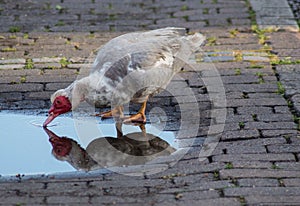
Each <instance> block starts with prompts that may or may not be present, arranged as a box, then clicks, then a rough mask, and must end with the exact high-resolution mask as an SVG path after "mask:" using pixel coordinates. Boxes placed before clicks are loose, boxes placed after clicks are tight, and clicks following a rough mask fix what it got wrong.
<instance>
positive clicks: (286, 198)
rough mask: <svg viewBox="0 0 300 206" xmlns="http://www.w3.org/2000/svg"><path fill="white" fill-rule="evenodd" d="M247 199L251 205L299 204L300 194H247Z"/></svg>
mask: <svg viewBox="0 0 300 206" xmlns="http://www.w3.org/2000/svg"><path fill="white" fill-rule="evenodd" d="M245 200H246V202H247V204H249V205H298V204H299V202H300V198H299V196H290V195H285V194H283V195H273V194H271V195H266V196H265V195H254V196H246V197H245Z"/></svg>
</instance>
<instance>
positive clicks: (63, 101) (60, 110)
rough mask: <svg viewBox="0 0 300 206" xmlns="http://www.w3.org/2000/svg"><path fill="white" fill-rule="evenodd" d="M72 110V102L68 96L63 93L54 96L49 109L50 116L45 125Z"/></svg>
mask: <svg viewBox="0 0 300 206" xmlns="http://www.w3.org/2000/svg"><path fill="white" fill-rule="evenodd" d="M51 100H52V98H51ZM71 110H72V104H71V101H70V100H69V98H68V97H66V96H63V95H61V96H56V97H54V98H53V100H52V106H51V108H50V109H49V111H48V114H49V115H48V118H47V119H46V120H45V122H44V124H43V126H44V127H47V125H48V124H49V123H50V122H52V120H54V119H55V118H56V117H57V116H59V115H61V114H64V113H67V112H69V111H71Z"/></svg>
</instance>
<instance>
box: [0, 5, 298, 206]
mask: <svg viewBox="0 0 300 206" xmlns="http://www.w3.org/2000/svg"><path fill="white" fill-rule="evenodd" d="M278 2H279V1H277V0H276V1H275V3H274V2H273V3H274V4H273V3H272V5H270V2H269V1H267V0H264V1H258V0H250V1H249V3H250V5H252V9H253V10H254V11H256V20H257V23H259V27H260V28H263V27H264V26H265V25H267V24H268V23H266V22H267V21H268V22H271V21H273V19H276V18H274V15H277V16H278V19H279V20H278V19H277V20H278V21H277V20H276V21H277V22H276V24H274V25H277V24H280V25H282V24H286V25H288V26H292V27H294V26H295V24H294V23H295V22H292V21H291V20H292V16H290V13H288V8H287V7H286V6H285V5H286V2H285V1H284V2H282V1H280V4H279V3H278ZM282 5H284V6H282ZM275 6H276V8H275V9H273V10H270V9H269V8H271V7H272V8H273V7H275ZM277 7H282V8H279V9H278V8H277ZM249 8H250V7H249V5H248V4H247V2H246V1H244V0H243V1H240V0H231V1H230V4H229V3H228V1H227V0H217V1H215V0H201V1H198V0H191V1H171V0H168V1H156V0H153V1H152V0H146V1H145V0H133V1H123V2H122V3H120V1H117V0H113V1H111V0H94V1H90V2H86V3H85V4H84V5H83V4H82V3H80V2H79V1H78V0H72V1H71V3H70V1H60V0H54V1H51V2H50V1H49V2H47V1H44V0H43V1H35V0H34V1H24V2H20V1H14V2H10V1H6V0H4V1H0V15H1V17H2V18H1V19H0V24H1V26H0V32H3V33H1V34H0V55H1V57H0V77H1V80H0V104H1V106H0V110H4V109H13V110H19V109H39V110H40V109H46V108H48V107H49V104H50V103H49V97H50V95H51V94H52V93H53V92H54V91H55V90H57V89H60V88H64V87H66V86H68V85H69V83H71V82H72V81H74V80H75V79H76V78H77V77H78V74H81V72H82V71H83V70H84V69H86V68H89V66H90V64H91V62H92V61H91V59H93V58H94V56H95V52H96V51H97V49H98V48H99V46H101V45H103V44H104V43H105V42H107V41H108V40H109V39H111V38H113V37H115V36H118V35H120V34H122V33H125V32H129V31H136V30H147V29H152V28H158V27H162V26H183V27H186V28H187V29H189V30H190V31H191V32H194V31H200V32H202V33H204V35H206V36H207V38H208V40H207V42H206V45H205V46H203V47H202V48H201V50H202V51H200V52H199V53H197V55H196V61H197V64H196V66H193V68H185V71H183V72H182V73H180V77H179V76H177V77H175V79H174V81H172V83H171V86H173V87H174V88H176V94H175V96H176V97H178V96H181V98H180V99H176V98H174V97H173V98H171V97H170V96H168V94H160V95H158V96H156V97H155V98H154V99H155V100H153V102H151V104H152V105H154V106H155V105H156V104H158V103H159V104H160V103H161V102H162V105H163V106H164V107H167V106H169V105H170V104H171V105H172V108H171V109H169V110H166V111H168V113H170V114H172V115H173V116H176V115H177V114H178V113H179V112H186V114H187V115H188V116H190V119H185V121H187V122H189V123H188V126H185V128H184V130H185V131H184V132H182V134H181V136H180V137H178V139H180V145H181V146H182V147H185V148H184V150H185V151H187V154H186V155H184V156H183V157H182V159H181V160H180V161H178V162H176V160H175V159H176V158H175V157H174V156H173V157H165V158H160V159H156V160H154V161H152V162H151V164H149V165H146V166H145V167H143V169H142V170H141V169H139V166H134V167H128V168H127V167H125V168H119V170H117V171H119V172H124V173H125V174H130V175H132V174H139V175H140V176H137V177H129V176H127V175H122V174H117V173H109V174H105V175H104V174H103V173H101V172H99V173H94V174H93V175H91V176H89V173H80V175H79V176H76V174H78V173H75V175H74V174H73V176H72V175H70V174H61V175H49V176H47V175H46V176H40V177H38V176H34V177H27V176H26V175H25V177H22V178H17V177H11V178H9V179H7V178H6V177H1V176H0V196H1V197H0V202H1V204H6V205H20V204H28V205H47V204H48V205H52V204H53V205H54V204H65V205H69V204H72V205H73V204H74V205H78V204H94V205H99V204H104V205H110V204H114V205H141V204H144V205H245V204H246V205H270V204H271V205H272V204H273V205H284V204H286V205H297V204H298V203H299V201H300V200H299V198H298V196H299V191H300V190H299V188H300V183H299V176H300V174H299V168H300V164H299V162H298V160H299V159H300V151H299V144H300V141H299V138H298V137H297V136H299V131H297V124H296V121H295V120H297V117H299V111H300V109H299V102H300V101H299V94H300V92H299V91H300V89H299V84H298V82H299V81H300V79H299V74H300V73H299V71H298V70H299V64H298V63H297V60H299V57H300V55H299V52H298V48H299V46H300V44H299V41H298V40H299V33H297V32H290V30H279V31H272V32H267V33H265V35H267V36H268V37H267V39H266V41H265V45H262V44H260V43H259V41H260V40H261V39H260V38H261V37H259V36H258V35H257V33H255V31H253V30H251V28H250V26H251V24H253V21H252V20H253V19H252V20H250V16H251V14H250V12H249ZM28 11H30V12H28ZM268 16H271V17H272V19H270V18H269V17H268ZM4 20H5V21H4ZM291 22H292V23H293V24H290V23H291ZM271 23H272V22H271ZM284 28H285V29H290V27H289V28H288V27H284ZM294 28H295V27H294ZM13 30H20V31H19V32H13ZM51 31H52V32H51ZM287 39H288V40H289V41H287ZM264 46H270V47H272V51H268V50H267V51H266V50H265V47H264ZM7 48H10V49H11V51H9V52H5V50H7V51H8V50H9V49H7ZM276 54H277V56H278V58H279V59H280V60H281V61H280V62H279V63H278V64H276V62H275V63H274V62H273V61H274V60H276V58H275V57H274V59H272V58H273V56H274V55H276ZM289 57H290V58H289ZM62 59H65V60H67V61H68V62H67V65H65V66H63V65H62V64H61V61H62ZM270 60H272V62H271V63H270ZM289 60H291V61H293V62H291V64H289V65H286V63H289ZM31 61H32V62H31ZM212 61H213V62H212ZM31 63H32V64H31ZM199 65H200V66H199ZM87 71H88V69H87ZM218 81H219V82H221V83H222V85H218V86H216V85H215V83H216V82H218ZM279 81H280V82H281V84H282V86H283V88H284V91H283V89H282V88H280V83H278V82H279ZM189 87H190V88H192V90H193V92H194V93H195V98H192V99H191V98H188V96H187V97H185V96H186V95H185V91H187V90H189V89H190V88H189ZM220 89H222V90H225V94H226V104H223V103H224V102H225V96H218V92H219V91H220ZM283 93H284V94H283ZM216 94H217V95H216ZM164 97H168V99H166V100H161V99H162V98H164ZM195 99H196V100H197V101H198V103H199V108H200V113H201V115H200V117H201V121H200V125H195V124H194V123H193V121H194V120H195V118H196V117H195V115H194V114H190V113H191V112H190V110H189V108H190V107H191V106H192V104H190V103H191V102H193V101H194V100H195ZM220 99H221V100H223V101H224V102H223V103H220ZM178 104H183V105H184V107H182V108H181V109H182V111H181V110H180V107H179V106H178ZM289 107H290V108H291V109H290V108H289ZM224 108H226V110H227V111H224V110H225V109H224ZM175 110H176V111H178V112H175ZM175 113H176V114H175ZM221 114H226V115H227V116H226V117H224V116H220V115H221ZM172 115H171V116H172ZM297 115H298V116H297ZM172 118H173V117H172ZM172 118H171V120H172V121H171V120H170V124H169V125H168V126H167V127H166V129H170V130H172V131H175V132H178V128H179V126H180V122H178V119H176V121H175V118H173V119H172ZM176 118H177V117H176ZM198 126H199V131H198V136H195V135H192V134H190V129H191V128H194V127H198ZM223 128H224V131H223ZM220 133H221V134H220ZM207 142H208V143H207ZM191 146H192V147H191ZM203 152H204V153H205V155H203ZM175 162H176V164H175ZM147 168H148V169H147ZM137 169H138V171H136V170H137ZM148 170H149V171H155V174H148V173H147V172H145V171H148ZM141 171H144V173H143V172H141Z"/></svg>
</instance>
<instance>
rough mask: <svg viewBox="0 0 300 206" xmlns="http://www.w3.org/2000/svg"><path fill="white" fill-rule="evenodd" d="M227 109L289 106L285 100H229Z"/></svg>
mask: <svg viewBox="0 0 300 206" xmlns="http://www.w3.org/2000/svg"><path fill="white" fill-rule="evenodd" d="M226 104H227V107H242V106H282V105H284V106H285V105H287V102H286V101H285V99H283V98H260V99H233V100H231V99H229V100H227V101H226Z"/></svg>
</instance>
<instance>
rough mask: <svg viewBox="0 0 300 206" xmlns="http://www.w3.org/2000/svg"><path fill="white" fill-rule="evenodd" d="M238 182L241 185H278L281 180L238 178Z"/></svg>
mask: <svg viewBox="0 0 300 206" xmlns="http://www.w3.org/2000/svg"><path fill="white" fill-rule="evenodd" d="M237 183H238V185H239V186H240V187H278V186H279V182H278V180H277V179H266V178H262V179H258V178H253V179H238V180H237Z"/></svg>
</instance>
